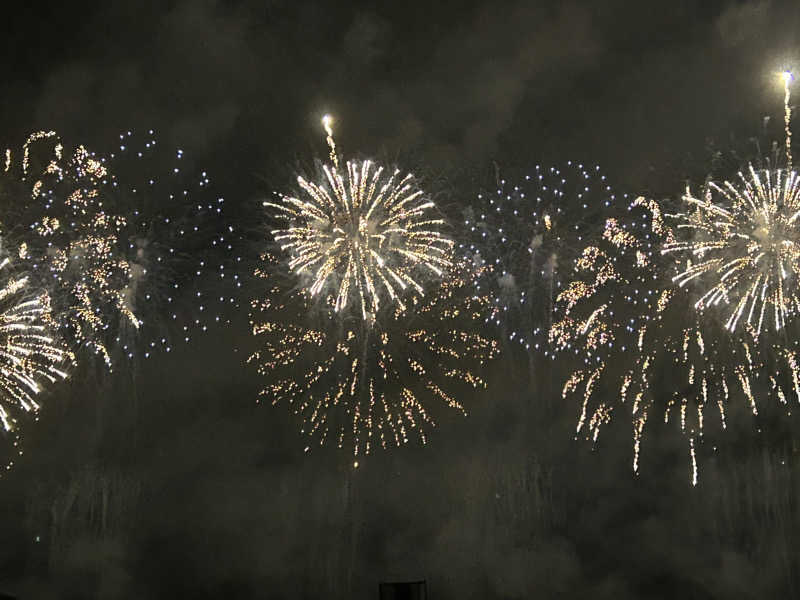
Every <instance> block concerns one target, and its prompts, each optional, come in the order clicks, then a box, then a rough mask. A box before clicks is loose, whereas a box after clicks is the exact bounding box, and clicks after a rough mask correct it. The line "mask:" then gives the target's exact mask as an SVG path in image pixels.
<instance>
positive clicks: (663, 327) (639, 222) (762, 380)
mask: <svg viewBox="0 0 800 600" xmlns="http://www.w3.org/2000/svg"><path fill="white" fill-rule="evenodd" d="M674 236H675V232H674V230H672V229H671V228H670V227H669V226H668V225H667V224H666V222H665V220H664V215H663V214H662V211H661V209H660V207H659V206H658V204H657V203H655V202H653V201H647V200H644V199H641V198H640V199H638V200H637V201H636V202H634V204H633V205H632V207H631V214H630V216H629V217H628V218H626V219H608V220H607V222H606V225H605V228H604V232H603V237H602V239H601V240H600V241H599V242H598V243H597V244H596V245H594V246H590V247H587V248H586V249H585V250H584V253H583V257H582V258H581V259H580V260H579V261H578V263H577V267H576V272H575V280H574V281H573V282H571V283H570V285H569V286H568V287H567V289H565V290H564V292H562V294H561V295H560V296H559V298H558V302H557V307H558V315H559V320H558V321H557V322H556V323H554V325H553V327H552V328H551V331H550V335H551V338H552V340H553V343H554V344H555V345H556V347H557V348H559V349H560V350H561V351H562V353H565V354H566V353H573V354H575V355H577V356H578V357H579V360H580V362H581V363H582V366H580V367H578V368H577V369H575V370H574V371H573V372H572V374H571V375H570V377H569V378H568V380H567V381H566V382H565V384H564V386H563V391H562V394H563V396H564V398H567V397H570V396H572V395H577V396H578V398H579V401H580V404H581V412H580V416H579V419H578V423H577V426H576V434H579V435H580V434H583V435H585V436H586V437H587V438H589V439H591V440H593V441H597V439H598V435H599V431H600V429H601V427H602V425H604V424H607V423H608V422H609V421H610V420H611V418H612V416H613V414H614V412H615V411H619V410H620V409H621V408H622V407H626V410H628V411H630V418H631V425H632V430H633V468H634V471H636V472H638V470H639V468H640V452H641V445H642V441H643V439H644V435H645V432H646V431H647V425H648V423H650V422H651V421H652V420H653V417H654V416H657V415H658V416H661V417H663V421H664V422H672V421H677V422H678V423H679V427H680V430H681V432H682V433H683V434H684V435H685V436H686V437H687V439H688V443H689V445H690V458H691V461H692V471H691V473H692V483H696V482H697V452H698V449H699V447H698V444H699V443H700V442H702V441H703V439H704V434H705V432H706V430H707V425H708V422H709V419H708V418H707V416H706V412H707V410H706V409H707V407H709V406H712V407H714V408H715V409H716V410H717V412H718V420H716V423H717V424H718V426H719V428H720V429H723V430H724V429H725V428H726V427H727V420H726V411H727V410H728V406H729V405H730V404H731V403H732V402H734V401H736V402H738V403H740V404H742V405H744V406H747V407H748V409H749V411H750V412H751V413H752V414H753V415H754V416H755V415H758V414H759V404H763V403H764V402H765V401H766V400H768V399H773V400H775V399H777V400H778V401H779V403H780V404H782V405H784V406H785V405H786V398H788V397H792V398H795V399H796V401H798V402H800V395H798V394H797V392H798V388H797V386H796V384H795V382H796V381H798V370H797V359H796V351H794V350H793V349H791V348H790V347H786V346H784V345H782V344H781V343H778V342H776V341H775V340H770V341H766V340H759V339H758V338H757V337H756V339H753V335H752V333H754V331H751V332H743V333H741V334H739V333H736V332H732V331H730V330H729V329H726V328H724V327H721V326H719V325H718V323H717V322H716V321H715V320H714V319H708V318H706V317H705V316H704V315H703V313H697V312H695V311H693V310H687V309H689V308H690V307H691V305H692V303H693V300H692V298H691V296H690V294H689V292H688V291H687V290H686V289H685V288H681V287H676V286H674V285H673V284H672V282H671V281H670V280H669V277H668V276H666V275H667V274H668V273H669V271H670V269H674V268H675V265H674V264H673V263H670V262H669V261H665V260H664V258H663V255H662V254H661V252H660V251H659V250H660V248H661V247H668V246H670V245H671V244H674V243H676V242H675V237H674ZM564 358H566V356H564ZM664 377H668V378H669V382H668V383H666V382H664V381H662V379H663V378H664ZM610 390H611V393H610V394H609V391H610ZM613 390H618V391H617V392H616V394H615V393H614V392H613ZM755 390H758V392H756V391H755Z"/></svg>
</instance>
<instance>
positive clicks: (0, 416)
mask: <svg viewBox="0 0 800 600" xmlns="http://www.w3.org/2000/svg"><path fill="white" fill-rule="evenodd" d="M50 317H51V313H50V302H49V297H48V296H47V294H46V293H44V292H41V291H40V292H37V291H35V290H33V289H31V288H30V285H29V279H28V277H26V276H24V275H15V274H14V273H13V272H12V263H11V260H10V259H9V258H8V257H6V258H4V259H3V260H2V261H0V426H2V430H3V431H4V432H5V434H6V435H7V436H12V438H13V442H12V443H13V445H14V446H15V447H17V451H18V453H21V450H19V434H18V432H17V431H16V424H17V417H18V416H19V414H20V413H21V412H22V413H36V412H37V411H38V410H39V403H38V401H37V396H38V395H39V394H40V393H41V392H42V391H43V390H44V389H45V388H46V386H47V385H49V384H52V383H55V382H56V381H58V380H61V379H64V378H65V377H66V376H67V372H66V370H67V368H68V366H69V364H71V362H72V360H73V357H72V355H71V354H70V352H69V351H68V350H67V349H66V347H65V346H64V345H63V343H62V342H61V341H60V340H59V339H58V338H57V337H56V336H55V335H54V333H53V329H54V327H53V323H52V321H51V318H50ZM12 464H13V461H12V462H10V463H9V464H8V465H7V468H10V467H11V465H12Z"/></svg>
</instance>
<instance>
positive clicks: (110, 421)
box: [0, 0, 800, 599]
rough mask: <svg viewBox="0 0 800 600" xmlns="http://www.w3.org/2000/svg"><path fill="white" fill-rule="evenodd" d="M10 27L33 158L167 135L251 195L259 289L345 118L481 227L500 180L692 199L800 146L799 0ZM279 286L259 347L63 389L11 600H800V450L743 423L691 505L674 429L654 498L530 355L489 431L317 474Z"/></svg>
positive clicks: (30, 10) (487, 395)
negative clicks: (588, 174)
mask: <svg viewBox="0 0 800 600" xmlns="http://www.w3.org/2000/svg"><path fill="white" fill-rule="evenodd" d="M87 4H88V3H87ZM4 8H5V11H4V19H3V23H2V25H0V28H2V31H0V49H2V51H1V52H0V56H1V57H2V58H0V61H2V63H3V69H2V73H3V75H4V77H3V83H4V84H3V86H2V101H3V106H4V110H3V111H0V142H2V144H3V148H5V147H12V148H18V147H19V146H20V145H21V144H22V143H23V142H24V140H25V138H26V136H27V135H28V134H29V133H30V132H32V131H36V130H39V129H54V130H56V131H58V132H59V133H60V134H61V135H62V137H63V139H64V140H65V141H67V142H68V143H69V144H72V145H77V144H79V143H83V144H86V145H87V146H88V147H90V148H93V149H96V150H97V151H98V152H99V153H103V152H105V151H110V150H112V149H113V148H114V145H115V144H116V143H118V142H117V140H118V134H119V133H120V132H122V131H127V130H137V131H141V130H147V129H151V128H152V129H154V130H156V131H157V132H158V137H159V140H160V142H161V143H164V144H169V145H177V146H179V147H180V148H182V149H183V150H184V151H185V153H186V155H187V156H188V157H190V160H191V161H192V162H191V164H192V166H193V167H195V168H197V169H198V170H200V169H201V170H205V171H208V172H209V174H210V176H211V178H212V180H213V182H214V190H215V192H219V194H221V195H224V197H225V198H226V201H227V203H228V208H229V213H228V214H229V215H230V218H231V219H232V222H234V223H235V225H236V227H237V230H239V231H242V232H244V233H243V238H242V239H241V240H240V243H241V247H240V248H237V249H236V253H237V254H239V255H242V256H244V257H245V260H244V261H243V263H242V264H243V265H245V266H244V267H242V269H243V272H242V273H241V275H242V276H243V277H248V276H249V273H248V272H246V271H245V269H247V268H249V265H250V264H251V263H250V262H249V261H250V259H252V258H253V257H254V256H255V254H257V251H258V241H259V235H262V234H263V235H264V236H266V229H265V228H264V227H263V226H262V224H261V223H260V221H259V219H260V218H261V215H262V213H261V202H262V200H263V199H264V198H267V197H268V196H269V195H270V194H271V193H272V192H273V190H276V189H285V188H286V186H287V185H290V184H291V183H292V181H293V178H294V177H295V175H296V172H297V170H298V168H302V167H303V166H304V165H308V164H309V162H310V160H311V159H312V158H313V157H324V156H325V153H326V147H325V143H324V137H323V135H322V132H321V128H320V124H319V119H320V116H321V115H322V114H324V113H332V114H333V115H335V117H336V120H337V129H336V135H337V142H338V144H339V145H340V146H341V147H342V148H344V149H345V152H348V153H353V154H355V155H357V156H371V157H377V158H381V159H387V160H390V161H391V162H396V163H397V164H400V165H402V166H403V167H404V168H405V169H408V170H413V171H414V172H415V173H418V174H419V175H421V177H422V180H423V181H424V182H425V184H426V185H427V186H428V188H429V189H430V190H431V192H432V193H433V195H434V196H435V198H436V200H437V203H439V204H440V205H441V206H443V207H445V208H446V209H447V210H450V211H451V214H458V212H457V211H456V212H453V211H454V209H458V208H459V207H464V206H467V205H468V204H469V203H470V202H471V200H472V199H473V198H474V196H475V194H476V193H477V191H478V189H479V188H480V187H481V186H491V185H492V183H493V181H494V179H495V173H496V172H498V170H499V172H500V173H504V172H506V171H510V172H515V171H523V172H524V170H525V169H526V168H529V167H530V165H532V164H534V163H537V162H543V163H552V162H559V161H564V160H567V159H572V160H578V161H587V162H590V163H598V162H599V163H600V164H601V165H602V167H603V170H604V171H605V173H606V174H607V175H608V177H609V179H610V180H611V181H613V185H614V186H615V189H619V190H623V191H627V192H628V193H630V194H642V193H645V194H648V195H650V196H652V197H655V198H658V199H662V198H668V197H671V198H674V197H677V196H679V195H680V194H681V192H682V191H683V188H684V187H685V183H686V181H687V179H688V180H690V181H695V182H697V181H702V179H703V177H705V176H706V175H707V174H708V173H709V171H710V170H711V169H712V155H713V153H714V150H715V149H719V148H723V149H735V150H736V152H737V153H738V155H747V153H748V152H750V155H749V156H748V157H752V156H754V155H753V154H752V153H753V152H754V151H755V150H754V143H753V140H758V141H759V142H763V140H765V139H768V140H772V139H777V140H779V141H780V140H781V139H782V137H781V136H782V118H783V105H782V102H783V89H782V86H781V85H780V83H779V82H778V81H777V79H776V77H775V73H776V72H777V71H780V70H782V69H784V68H792V67H795V68H796V69H800V67H797V65H798V64H800V33H798V32H800V4H797V3H792V2H785V3H782V2H777V1H770V0H761V1H752V2H718V1H704V2H689V1H682V0H674V1H672V2H647V1H644V2H629V1H622V0H610V1H607V2H602V3H596V2H560V1H559V2H549V1H547V2H545V1H508V2H502V3H488V2H486V3H482V2H453V1H450V0H441V1H439V2H405V3H403V2H379V3H375V2H373V3H368V2H352V3H344V2H341V3H334V2H328V3H326V2H316V1H308V2H285V1H283V0H263V1H260V2H256V1H249V2H247V1H245V2H237V1H220V2H213V1H200V0H197V1H191V0H186V1H164V2H156V1H150V0H142V1H141V2H105V3H96V4H95V6H93V7H92V6H88V5H80V3H79V5H75V4H73V3H55V2H54V3H51V4H48V3H41V2H29V3H25V2H23V3H17V4H16V5H14V6H8V7H4ZM765 117H769V119H765ZM737 166H738V165H737ZM258 285H259V283H258V282H257V281H256V282H252V281H251V282H249V283H248V285H246V286H245V287H246V289H245V290H244V291H243V292H242V301H241V305H240V309H239V310H229V311H228V314H227V315H226V318H227V319H228V320H229V321H230V323H229V325H227V326H220V327H218V328H213V329H212V330H210V331H209V332H208V333H206V334H205V335H198V336H197V338H196V339H195V340H193V341H192V343H191V344H190V345H188V346H176V348H175V350H174V351H173V352H171V353H169V354H160V355H158V356H155V357H154V358H151V359H148V360H143V361H141V362H139V361H137V362H136V363H135V367H134V366H131V367H130V368H128V367H124V366H123V367H121V368H118V369H116V370H115V371H114V373H112V374H107V373H104V372H103V370H102V369H93V368H88V367H84V368H80V369H79V370H78V371H77V373H76V375H75V376H73V377H72V378H71V379H70V380H68V381H67V382H66V383H63V384H60V385H59V386H57V387H55V388H54V390H53V392H52V393H50V394H49V395H48V396H47V399H46V401H45V402H44V409H43V410H42V412H41V415H40V418H39V422H38V423H36V424H35V426H34V427H32V428H30V430H29V431H28V432H27V434H26V444H25V455H24V456H23V457H22V459H20V460H18V461H17V465H16V467H15V468H14V470H13V471H11V472H10V473H9V474H7V475H6V476H5V477H4V478H2V479H0V593H3V592H5V593H9V594H14V595H16V596H17V597H19V598H41V599H48V598H75V599H78V598H116V599H125V598H181V597H187V598H301V597H302V598H306V597H308V598H312V597H313V598H320V597H329V598H344V597H348V598H377V597H378V583H379V582H380V581H395V580H420V579H425V580H427V582H428V593H429V596H430V597H431V598H434V599H437V598H573V597H574V598H585V597H591V598H596V599H600V598H616V599H621V598H676V597H684V598H696V599H706V598H768V597H787V598H789V597H795V596H797V595H798V594H800V576H798V573H800V559H799V558H798V553H797V551H796V550H795V548H794V540H795V539H796V538H797V534H798V533H800V506H799V505H798V502H797V496H796V493H797V492H798V491H800V459H798V456H800V455H798V454H797V448H796V444H794V443H792V438H793V436H792V432H791V431H789V432H788V433H787V432H786V431H785V430H781V431H779V432H777V433H774V434H773V433H770V434H769V435H765V434H760V433H759V432H758V431H757V430H756V428H754V427H752V423H750V424H749V425H748V424H747V423H748V422H747V421H746V420H743V423H744V425H742V426H741V427H739V426H734V427H732V428H731V430H730V431H729V432H728V433H727V434H726V437H725V438H724V440H722V441H721V442H720V446H719V451H718V452H717V453H715V454H714V455H713V456H705V457H704V461H703V463H702V465H701V468H702V476H701V480H700V484H699V485H698V486H697V487H695V488H692V487H691V486H690V485H689V483H688V482H689V466H688V464H687V457H686V448H685V442H684V440H682V439H681V438H680V436H679V435H678V434H677V433H676V432H675V431H674V428H667V427H664V428H662V429H661V430H656V431H657V433H656V432H654V433H653V434H650V435H651V436H652V437H651V439H650V440H649V444H650V446H649V448H648V454H647V457H646V459H645V460H644V461H643V469H642V472H641V474H640V475H639V476H634V474H633V473H632V471H631V468H630V464H631V447H630V446H631V442H630V431H629V425H628V424H627V423H626V422H625V420H624V419H623V420H621V422H619V423H616V422H615V423H614V424H612V425H611V426H610V427H608V428H607V429H606V430H604V432H603V435H602V439H601V442H600V443H599V444H597V445H596V446H595V447H592V445H591V444H589V443H586V442H584V441H582V440H579V441H576V440H574V439H573V436H574V432H575V419H576V415H577V412H578V409H579V407H578V406H575V405H574V404H570V403H565V402H564V401H562V400H561V395H560V389H561V383H560V382H559V381H556V380H555V379H556V378H553V377H548V376H546V374H547V372H548V367H546V366H538V367H536V368H534V369H532V370H531V369H530V368H529V363H528V359H527V357H519V356H515V355H514V354H513V353H512V354H510V355H508V356H504V357H502V358H501V359H500V360H498V361H495V362H494V363H493V364H492V365H491V366H490V367H489V368H488V369H487V372H486V373H485V376H486V378H487V379H488V381H489V391H488V392H480V393H476V394H475V395H474V397H472V398H467V399H464V401H465V404H466V406H467V408H468V409H469V416H468V417H466V418H464V417H461V416H460V415H458V414H452V415H449V416H445V417H444V418H443V419H440V420H439V424H438V427H437V428H435V430H433V431H432V432H431V434H430V436H429V441H428V444H427V445H425V446H420V445H419V444H417V443H416V441H414V443H410V444H409V445H407V446H406V447H403V448H399V449H392V450H390V451H388V452H386V453H382V452H379V453H377V454H376V455H374V456H372V457H370V458H369V459H368V460H366V461H363V463H362V464H361V465H360V467H359V469H358V470H353V468H352V458H351V457H350V456H348V455H347V453H346V452H337V451H336V449H335V448H328V449H323V450H320V451H315V452H312V453H310V454H304V452H303V447H304V445H305V444H304V443H303V442H301V441H300V440H299V439H298V435H297V427H298V423H297V421H296V419H295V418H294V417H293V416H292V415H291V414H290V413H289V411H288V410H287V409H286V408H285V407H282V406H278V407H272V406H270V405H269V403H265V404H257V402H256V400H257V399H258V392H259V389H260V384H261V382H260V381H259V380H258V378H257V377H256V376H255V374H254V371H253V369H252V368H250V367H247V366H246V365H245V364H244V358H245V357H246V356H247V355H248V354H249V353H250V352H252V351H253V348H254V347H255V344H254V342H253V340H252V336H250V333H249V327H248V320H247V308H246V306H247V304H248V294H250V295H252V294H258V293H259V291H260V288H259V287H258ZM531 373H533V374H531ZM765 431H766V429H765ZM787 439H788V441H787Z"/></svg>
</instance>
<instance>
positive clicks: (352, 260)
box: [264, 116, 453, 321]
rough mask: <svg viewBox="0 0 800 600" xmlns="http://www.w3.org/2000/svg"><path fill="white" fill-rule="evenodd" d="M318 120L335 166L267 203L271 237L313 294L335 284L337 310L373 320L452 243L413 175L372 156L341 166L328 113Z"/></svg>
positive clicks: (437, 264)
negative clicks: (272, 214)
mask: <svg viewBox="0 0 800 600" xmlns="http://www.w3.org/2000/svg"><path fill="white" fill-rule="evenodd" d="M323 124H324V126H325V129H326V131H327V133H328V144H329V147H330V151H331V162H332V164H330V165H328V164H326V165H323V166H322V167H321V170H322V177H321V178H320V181H319V182H314V181H309V180H308V179H306V178H304V177H298V179H297V183H298V186H299V187H300V192H301V193H300V194H298V195H297V196H283V195H281V196H280V197H279V198H280V202H265V203H264V205H265V206H266V207H267V208H269V209H274V210H275V211H276V212H277V215H276V216H277V218H279V219H282V220H283V221H284V223H285V225H284V226H283V227H281V228H279V229H275V230H274V231H272V235H273V237H274V239H275V241H276V242H278V243H279V244H280V246H281V249H282V250H283V251H284V252H287V253H288V254H289V255H290V257H291V258H290V262H289V266H290V268H291V269H292V271H294V272H295V273H297V274H298V275H302V276H304V282H305V285H307V287H308V290H309V292H310V294H311V296H312V297H322V296H325V295H326V294H327V293H328V291H329V290H332V289H333V290H335V301H334V308H335V310H336V311H343V310H345V309H346V308H347V307H348V306H353V305H354V306H355V307H356V309H355V310H357V311H358V313H359V314H360V315H361V318H362V319H363V320H365V321H368V320H374V319H375V317H376V315H377V313H378V312H379V311H380V309H381V307H382V306H383V305H384V304H391V303H396V304H397V306H399V307H400V308H401V309H402V308H404V307H405V304H404V301H403V297H404V296H405V295H406V294H407V293H409V291H413V292H415V293H421V292H422V289H423V284H422V278H423V277H424V276H425V275H426V274H427V275H434V276H436V277H438V276H441V274H442V270H443V269H446V268H447V267H448V266H449V265H450V261H449V258H448V254H449V251H450V249H451V247H452V244H453V242H452V241H451V240H450V239H449V238H447V237H445V236H444V235H442V233H441V232H440V230H439V229H440V226H441V225H442V224H443V221H442V219H440V218H436V217H435V216H432V213H433V210H434V208H435V206H434V203H433V202H432V201H430V200H429V199H427V198H426V197H425V194H424V192H423V191H422V190H421V189H419V187H418V186H417V185H416V182H415V179H414V177H413V175H410V174H408V175H401V173H400V171H399V170H392V171H391V172H387V170H386V169H384V168H383V167H381V166H377V165H375V164H373V163H372V161H369V160H364V161H347V162H346V163H345V167H344V169H342V168H341V167H340V165H339V159H338V156H337V154H336V146H335V143H334V141H333V133H332V130H331V120H330V117H327V116H326V117H325V119H324V120H323ZM387 300H388V301H387Z"/></svg>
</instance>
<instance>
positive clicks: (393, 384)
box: [248, 255, 498, 458]
mask: <svg viewBox="0 0 800 600" xmlns="http://www.w3.org/2000/svg"><path fill="white" fill-rule="evenodd" d="M263 260H264V263H263V265H262V267H261V268H260V269H259V270H258V271H257V272H256V275H258V276H259V277H261V278H264V279H265V281H266V286H267V290H266V293H265V295H264V298H261V299H257V300H254V301H253V303H252V307H253V312H252V314H251V323H252V330H253V334H254V335H256V336H257V337H258V339H259V340H262V343H263V347H262V349H261V350H259V351H258V352H255V353H253V354H252V355H251V356H250V358H249V361H248V362H250V363H252V364H254V365H256V366H257V368H258V371H259V373H260V374H261V375H263V376H264V377H265V378H266V379H267V380H268V383H267V385H266V386H265V387H264V389H263V390H262V392H261V395H262V397H263V398H265V399H267V400H268V401H270V402H272V403H273V404H278V403H284V404H288V405H289V406H290V407H291V410H292V412H294V413H295V414H296V415H298V416H299V417H300V418H301V419H302V423H303V425H302V429H301V432H302V435H303V436H304V437H305V438H307V440H308V441H307V444H308V445H307V448H306V449H309V448H310V447H311V446H312V445H315V444H319V445H322V444H324V443H325V442H326V441H329V440H330V441H333V442H334V443H335V444H336V445H337V446H338V447H340V448H342V447H347V448H351V449H352V451H353V454H354V456H355V457H356V458H357V457H359V456H360V455H367V454H369V453H370V452H371V451H372V450H373V449H376V448H377V447H381V448H384V449H385V448H387V447H389V446H399V445H402V444H405V443H406V442H408V441H409V438H410V437H412V435H414V436H416V437H418V438H419V439H420V440H421V441H422V442H423V443H424V442H425V441H426V440H427V433H426V431H427V429H428V428H430V427H434V426H435V424H436V421H435V416H434V414H435V413H436V411H437V410H438V409H440V408H449V409H451V410H455V411H457V412H459V413H462V414H465V412H466V411H465V407H464V406H463V405H462V403H461V402H460V401H459V400H458V398H459V397H460V395H461V393H462V392H469V393H470V394H474V390H475V389H480V388H484V387H485V385H486V384H485V381H484V380H483V378H482V377H481V375H480V372H481V371H482V370H483V369H484V368H485V367H486V364H487V362H489V361H490V360H492V359H493V358H495V357H496V356H497V354H498V348H497V342H496V341H495V340H494V339H493V338H492V337H491V336H490V335H489V334H487V333H486V332H485V331H484V330H485V328H486V326H485V325H484V324H483V314H484V312H485V310H486V308H487V304H488V298H486V297H479V296H475V291H474V286H473V284H472V275H473V274H472V273H471V267H469V266H467V265H466V264H464V263H458V264H455V265H453V266H451V267H448V268H447V270H446V271H445V272H444V273H443V276H444V278H443V280H442V282H441V284H440V285H439V286H437V287H435V288H433V289H431V290H429V291H430V293H429V294H428V295H426V296H422V295H419V294H416V295H413V296H411V297H409V298H408V299H407V300H406V302H405V303H404V305H403V306H404V307H403V308H401V306H400V305H399V304H397V305H395V307H394V309H393V310H392V311H390V312H389V314H386V315H385V317H384V318H382V319H381V320H380V322H379V326H375V325H374V324H370V323H368V322H366V321H364V320H363V319H362V318H361V317H360V316H358V315H355V316H350V317H348V318H343V317H342V315H341V313H340V312H339V313H337V311H336V301H337V298H338V294H337V293H335V292H331V293H330V294H329V295H328V296H326V301H325V302H324V303H322V305H320V304H319V303H318V302H317V303H315V302H314V301H313V298H312V295H311V291H310V290H309V289H308V288H305V287H300V288H299V289H294V290H292V283H291V282H292V281H293V279H294V277H293V276H292V274H291V273H289V272H286V271H285V264H284V263H282V262H280V261H278V260H277V259H275V258H274V257H272V256H271V255H265V256H264V257H263ZM281 282H286V283H284V284H282V283H281Z"/></svg>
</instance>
